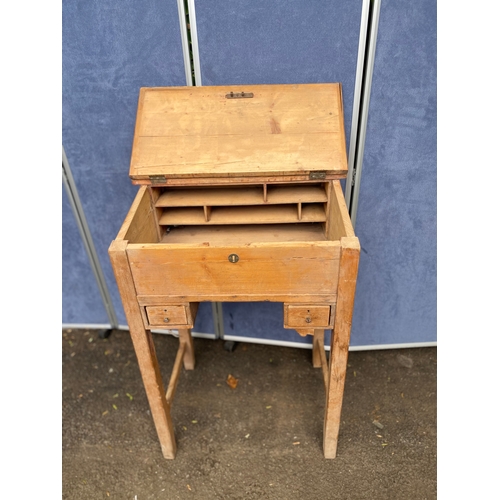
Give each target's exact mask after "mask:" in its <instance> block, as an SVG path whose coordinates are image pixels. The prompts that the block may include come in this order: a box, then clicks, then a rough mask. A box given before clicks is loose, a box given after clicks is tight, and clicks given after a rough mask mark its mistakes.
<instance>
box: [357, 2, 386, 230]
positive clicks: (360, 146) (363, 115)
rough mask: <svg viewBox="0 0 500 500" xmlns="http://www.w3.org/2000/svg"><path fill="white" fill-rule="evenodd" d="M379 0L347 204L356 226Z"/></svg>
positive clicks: (371, 28) (373, 14) (373, 18)
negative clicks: (353, 172) (352, 177)
mask: <svg viewBox="0 0 500 500" xmlns="http://www.w3.org/2000/svg"><path fill="white" fill-rule="evenodd" d="M380 5H381V0H372V10H371V16H370V18H371V21H370V26H369V30H368V31H369V38H368V46H367V53H366V64H365V68H364V78H363V95H362V97H361V100H362V101H361V102H362V105H361V118H360V122H359V133H358V142H357V150H356V160H355V164H354V170H355V172H356V177H355V181H354V187H353V190H352V199H351V203H350V205H349V213H350V216H351V221H352V225H353V227H356V216H357V212H358V202H359V187H360V185H361V171H362V168H363V156H364V153H365V140H366V124H367V122H368V108H369V106H370V94H371V88H372V78H373V65H374V62H375V49H376V46H377V33H378V24H379V18H380Z"/></svg>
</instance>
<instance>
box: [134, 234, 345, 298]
mask: <svg viewBox="0 0 500 500" xmlns="http://www.w3.org/2000/svg"><path fill="white" fill-rule="evenodd" d="M127 253H128V257H129V261H130V267H131V270H132V274H133V277H134V282H135V284H136V289H137V294H138V295H141V296H143V295H170V296H196V297H203V296H206V297H209V298H210V297H214V296H215V297H216V296H220V295H226V296H232V297H234V298H235V299H236V300H237V297H238V296H251V295H261V296H266V297H267V298H268V300H272V298H273V296H275V295H280V296H282V295H294V296H301V295H308V294H309V295H310V294H313V295H321V294H324V295H332V294H334V293H335V290H336V288H337V283H338V265H339V257H340V245H339V244H338V242H321V243H301V244H295V243H281V244H272V243H270V244H264V243H261V244H250V245H246V246H241V247H209V246H208V244H207V246H196V247H189V246H187V245H129V247H128V248H127ZM231 254H236V255H237V256H238V259H237V262H234V263H233V262H230V261H229V256H230V255H231ZM209 300H213V299H209Z"/></svg>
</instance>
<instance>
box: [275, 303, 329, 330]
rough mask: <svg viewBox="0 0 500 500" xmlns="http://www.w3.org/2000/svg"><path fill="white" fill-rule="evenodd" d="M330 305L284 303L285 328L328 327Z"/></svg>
mask: <svg viewBox="0 0 500 500" xmlns="http://www.w3.org/2000/svg"><path fill="white" fill-rule="evenodd" d="M330 312H331V306H330V305H302V304H285V305H284V314H283V316H284V327H285V328H293V329H296V328H320V327H321V328H328V327H329V326H330V323H331V321H330V317H331V314H330Z"/></svg>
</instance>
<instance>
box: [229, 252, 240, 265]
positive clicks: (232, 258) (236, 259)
mask: <svg viewBox="0 0 500 500" xmlns="http://www.w3.org/2000/svg"><path fill="white" fill-rule="evenodd" d="M228 260H229V262H232V263H233V264H234V263H235V262H238V261H239V260H240V258H239V257H238V256H237V255H236V254H235V253H232V254H231V255H230V256H229V257H228Z"/></svg>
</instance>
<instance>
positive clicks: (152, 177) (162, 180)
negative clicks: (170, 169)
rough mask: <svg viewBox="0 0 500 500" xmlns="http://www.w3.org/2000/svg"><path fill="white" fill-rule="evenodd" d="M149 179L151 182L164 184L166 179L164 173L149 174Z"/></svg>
mask: <svg viewBox="0 0 500 500" xmlns="http://www.w3.org/2000/svg"><path fill="white" fill-rule="evenodd" d="M149 180H150V181H151V184H165V183H166V182H167V179H166V177H165V176H164V175H150V176H149Z"/></svg>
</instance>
